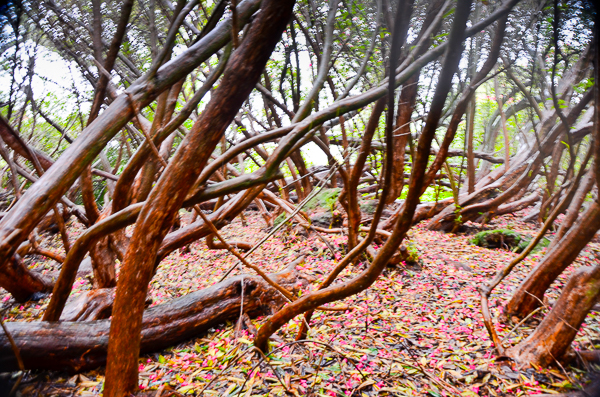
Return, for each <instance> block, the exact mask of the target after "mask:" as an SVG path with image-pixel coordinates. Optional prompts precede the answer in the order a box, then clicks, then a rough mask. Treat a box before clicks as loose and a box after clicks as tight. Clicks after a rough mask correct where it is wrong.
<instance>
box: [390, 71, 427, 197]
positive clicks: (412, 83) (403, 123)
mask: <svg viewBox="0 0 600 397" xmlns="http://www.w3.org/2000/svg"><path fill="white" fill-rule="evenodd" d="M418 82H419V74H418V73H417V74H415V75H413V76H412V77H411V78H410V79H408V80H407V81H406V83H405V84H404V85H403V86H402V93H401V94H400V99H399V100H398V116H397V118H396V129H395V130H394V165H393V168H392V179H391V181H390V194H389V196H388V198H387V202H388V204H389V203H393V202H394V200H396V199H397V198H398V197H400V194H401V193H402V188H403V187H404V155H405V152H406V143H407V142H408V136H409V135H410V120H411V118H412V114H413V110H414V108H415V104H416V102H417V93H418V91H419V85H418V84H417V83H418Z"/></svg>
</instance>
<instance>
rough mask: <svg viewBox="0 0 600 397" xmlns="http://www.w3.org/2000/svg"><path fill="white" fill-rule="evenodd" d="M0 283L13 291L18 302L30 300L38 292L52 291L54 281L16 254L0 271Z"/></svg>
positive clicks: (12, 293) (9, 290)
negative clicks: (29, 265) (26, 263)
mask: <svg viewBox="0 0 600 397" xmlns="http://www.w3.org/2000/svg"><path fill="white" fill-rule="evenodd" d="M0 285H2V287H3V288H4V289H6V290H7V291H8V292H10V293H11V295H12V296H13V298H15V300H16V301H17V302H25V301H27V300H29V298H30V297H31V295H33V294H34V293H36V292H50V291H51V290H52V283H51V282H50V281H49V280H46V278H45V277H43V276H42V275H41V274H39V273H36V272H32V271H31V270H29V269H28V268H27V267H26V266H25V264H24V263H23V260H22V258H21V257H20V256H19V255H17V254H15V255H13V257H12V258H11V260H10V261H9V263H7V264H6V266H5V267H4V268H3V269H2V271H1V272H0Z"/></svg>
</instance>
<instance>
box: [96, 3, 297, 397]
mask: <svg viewBox="0 0 600 397" xmlns="http://www.w3.org/2000/svg"><path fill="white" fill-rule="evenodd" d="M294 3H295V2H294V1H293V0H286V1H281V0H280V1H277V2H276V1H274V0H266V1H263V2H262V3H261V11H260V13H259V14H258V16H257V18H255V19H254V21H253V22H252V26H251V27H250V28H249V30H248V32H247V33H246V35H245V37H244V40H242V42H241V45H240V47H238V48H237V49H236V51H235V52H234V54H233V55H232V57H231V60H230V62H229V63H228V65H227V69H226V70H225V73H224V75H223V80H222V82H221V84H220V85H219V87H218V88H217V89H216V90H215V92H214V93H213V95H212V96H211V101H210V102H209V103H208V105H207V106H206V108H205V109H204V111H203V112H202V115H201V116H200V118H198V120H197V121H196V123H194V126H193V127H192V129H191V130H190V132H189V133H188V134H187V135H186V137H185V139H184V140H183V142H182V143H181V144H180V146H179V148H178V149H177V152H176V153H175V155H174V156H173V158H172V159H171V161H170V162H169V164H168V166H167V168H166V169H165V170H164V172H163V174H162V176H161V178H160V179H159V180H158V182H157V183H156V185H155V187H154V188H153V189H152V192H151V193H150V196H149V197H148V200H146V202H145V204H144V207H143V209H142V211H141V213H140V215H139V218H138V221H137V225H136V228H135V231H134V233H133V237H132V238H131V243H130V246H129V249H128V250H127V254H126V256H125V262H124V264H123V266H122V268H121V273H120V276H119V282H118V284H117V293H116V298H115V304H114V309H113V321H112V323H111V327H110V328H111V329H110V345H109V351H108V365H107V367H106V379H107V382H106V384H105V389H104V395H105V396H106V397H122V396H123V395H124V394H127V393H134V392H136V391H137V389H138V365H137V362H138V356H139V352H140V335H141V329H142V316H143V308H144V301H145V299H146V293H147V290H148V283H149V282H150V280H151V278H152V274H153V272H154V261H155V259H156V254H157V251H158V249H159V247H160V243H161V242H162V240H163V239H164V237H165V235H166V234H167V232H168V231H169V229H170V228H171V225H172V223H173V219H174V217H175V215H176V213H177V211H179V208H180V207H181V205H182V204H183V201H184V200H185V198H186V195H187V193H188V191H189V189H190V188H191V187H192V185H193V184H194V182H195V181H196V179H197V178H198V176H199V175H200V172H201V171H202V169H203V168H204V167H205V166H206V163H207V161H208V159H209V158H210V154H211V153H212V152H213V150H214V149H215V147H216V146H217V144H218V143H219V140H220V139H221V136H222V135H223V133H224V132H225V130H226V129H227V127H228V126H229V125H230V124H231V122H232V121H233V119H234V118H235V116H236V114H237V113H238V110H239V108H240V106H241V105H242V104H243V102H244V101H245V100H246V98H247V97H248V95H249V94H250V92H251V91H252V89H253V88H254V87H255V86H256V83H257V82H258V80H259V78H260V74H261V73H262V71H263V70H264V67H265V64H266V63H267V61H268V59H269V57H270V56H271V53H272V52H273V49H274V48H275V45H276V44H277V42H278V41H279V39H280V38H281V34H282V32H283V30H284V29H285V26H286V25H287V23H288V21H289V19H290V16H291V14H292V9H293V6H294Z"/></svg>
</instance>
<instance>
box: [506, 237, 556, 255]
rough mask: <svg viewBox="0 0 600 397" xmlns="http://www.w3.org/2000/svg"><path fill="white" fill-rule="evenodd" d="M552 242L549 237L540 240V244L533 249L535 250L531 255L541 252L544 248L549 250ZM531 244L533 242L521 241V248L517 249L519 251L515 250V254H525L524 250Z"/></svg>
mask: <svg viewBox="0 0 600 397" xmlns="http://www.w3.org/2000/svg"><path fill="white" fill-rule="evenodd" d="M551 241H552V240H550V239H549V238H547V237H544V238H542V239H541V240H540V242H539V243H537V244H536V246H535V247H533V250H531V253H532V254H535V253H537V252H539V251H541V250H542V248H547V247H548V246H549V245H550V242H551ZM530 242H531V240H526V239H523V241H521V243H520V244H519V246H518V247H517V249H516V250H515V252H523V250H524V249H525V248H527V246H528V245H529V243H530Z"/></svg>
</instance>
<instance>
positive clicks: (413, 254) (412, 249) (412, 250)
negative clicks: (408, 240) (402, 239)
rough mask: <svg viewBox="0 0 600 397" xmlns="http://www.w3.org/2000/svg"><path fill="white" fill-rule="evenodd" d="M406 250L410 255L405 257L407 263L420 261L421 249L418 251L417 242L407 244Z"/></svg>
mask: <svg viewBox="0 0 600 397" xmlns="http://www.w3.org/2000/svg"><path fill="white" fill-rule="evenodd" d="M406 250H407V252H408V255H407V256H406V258H405V260H404V261H405V262H406V263H418V262H419V251H417V247H416V246H415V244H407V245H406Z"/></svg>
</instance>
